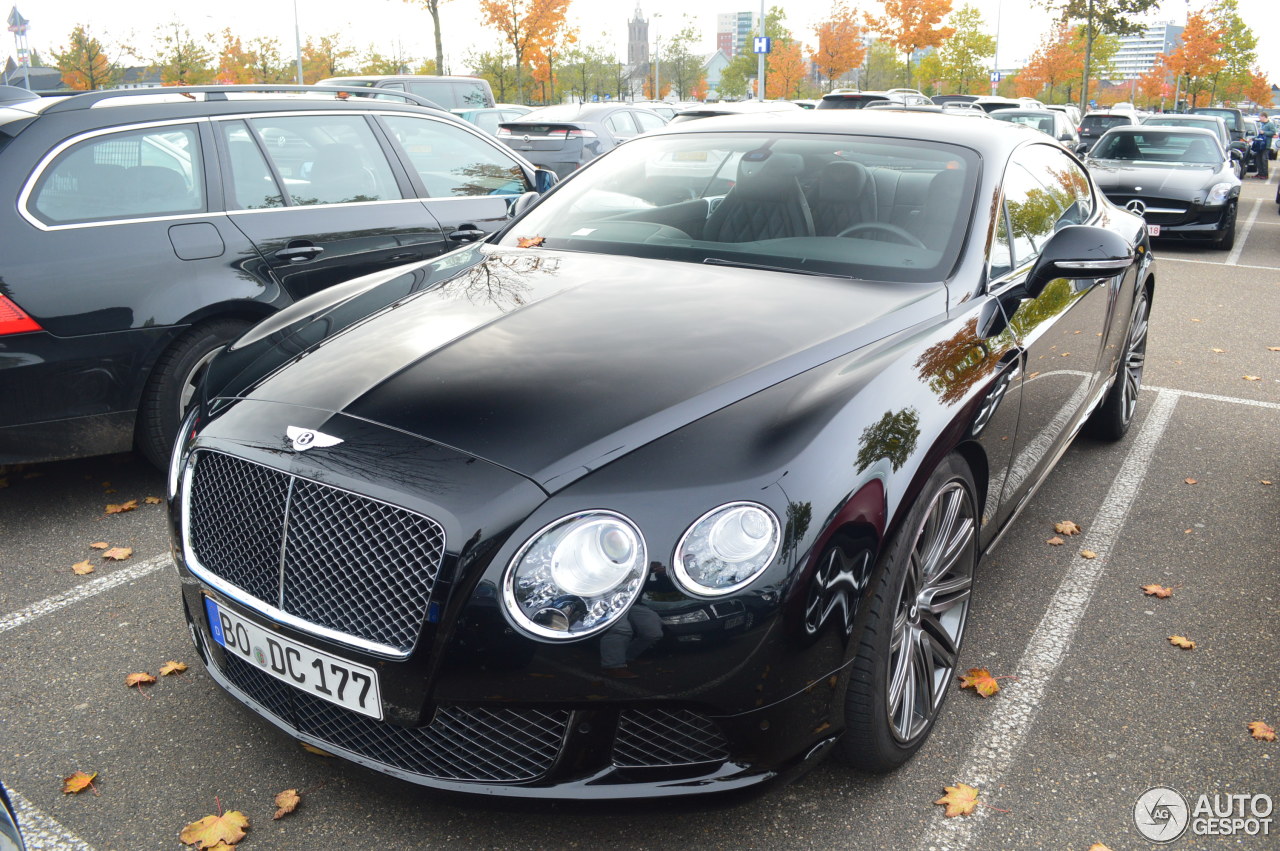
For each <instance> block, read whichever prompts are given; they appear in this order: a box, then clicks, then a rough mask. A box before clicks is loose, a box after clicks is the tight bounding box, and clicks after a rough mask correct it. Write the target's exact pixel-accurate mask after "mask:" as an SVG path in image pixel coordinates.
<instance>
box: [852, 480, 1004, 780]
mask: <svg viewBox="0 0 1280 851" xmlns="http://www.w3.org/2000/svg"><path fill="white" fill-rule="evenodd" d="M974 493H975V489H974V485H973V476H972V474H971V472H970V471H969V467H968V465H967V464H966V463H965V462H964V460H963V459H961V458H960V457H959V456H957V455H951V456H948V458H947V459H946V460H945V461H944V462H943V463H942V464H941V465H940V466H939V467H938V469H936V470H935V471H934V472H933V475H931V476H930V477H929V481H928V482H927V483H926V485H925V487H924V489H923V491H922V492H921V495H920V497H919V498H918V499H917V501H916V503H915V505H913V506H912V508H911V510H910V512H909V513H908V515H907V518H906V521H905V522H904V523H903V525H902V527H901V529H899V531H898V532H897V534H896V535H895V537H894V539H893V541H892V542H891V543H890V545H889V547H888V548H887V550H886V553H885V558H884V565H883V567H882V569H881V570H880V573H879V575H878V576H877V577H876V578H875V579H874V580H873V588H874V589H875V590H874V593H873V594H872V595H871V596H870V597H869V598H867V601H866V605H867V607H868V609H867V616H866V621H865V625H864V627H863V631H862V633H861V635H860V636H859V646H858V653H857V656H856V657H855V659H854V662H853V667H852V671H851V675H850V679H849V689H848V692H847V693H846V696H845V721H846V724H847V729H846V731H845V734H844V737H843V738H842V739H841V740H840V744H839V754H840V756H841V757H842V759H843V760H844V761H846V762H848V763H849V764H851V765H853V766H854V767H856V768H860V769H863V770H866V771H876V772H882V771H889V770H891V769H893V768H896V767H898V766H899V765H901V764H902V763H904V762H906V761H907V760H908V759H910V757H911V756H912V755H913V754H914V753H915V752H916V751H917V750H919V749H920V746H921V745H923V744H924V742H925V739H927V738H928V736H929V732H930V731H931V730H932V729H933V725H934V722H935V721H936V720H937V717H938V713H939V710H940V709H941V707H942V703H943V700H944V699H945V697H946V695H947V692H948V691H949V690H950V688H951V686H952V680H953V677H954V674H955V669H956V661H957V658H958V655H959V651H960V642H961V639H962V638H963V637H964V628H965V622H966V620H967V618H968V614H969V602H970V592H971V591H972V588H973V578H974V567H975V566H976V564H977V559H978V548H977V517H978V514H977V509H976V504H977V503H976V500H975V497H974Z"/></svg>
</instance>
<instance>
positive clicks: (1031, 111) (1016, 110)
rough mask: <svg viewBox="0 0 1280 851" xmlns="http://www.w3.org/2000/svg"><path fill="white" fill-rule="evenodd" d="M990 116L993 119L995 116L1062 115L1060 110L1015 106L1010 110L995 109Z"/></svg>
mask: <svg viewBox="0 0 1280 851" xmlns="http://www.w3.org/2000/svg"><path fill="white" fill-rule="evenodd" d="M990 114H991V116H992V117H995V116H997V115H1047V116H1052V115H1060V114H1061V113H1060V112H1059V111H1058V110H1056V109H1041V108H1040V107H1038V106H1014V107H1010V108H1009V109H993V110H991V113H990Z"/></svg>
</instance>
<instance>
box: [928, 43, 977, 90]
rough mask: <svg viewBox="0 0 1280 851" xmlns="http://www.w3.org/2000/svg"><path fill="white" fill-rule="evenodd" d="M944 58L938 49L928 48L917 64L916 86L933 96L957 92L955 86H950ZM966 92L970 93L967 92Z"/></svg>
mask: <svg viewBox="0 0 1280 851" xmlns="http://www.w3.org/2000/svg"><path fill="white" fill-rule="evenodd" d="M945 77H946V73H945V71H944V69H943V67H942V60H941V59H939V58H938V51H936V50H927V51H925V54H924V56H922V57H920V61H919V62H918V63H917V64H916V88H918V89H919V90H920V91H922V92H924V93H925V94H926V95H929V96H930V97H932V96H933V95H941V94H955V93H956V92H955V87H954V86H948V85H947V81H946V79H945ZM964 94H968V93H967V92H965V93H964Z"/></svg>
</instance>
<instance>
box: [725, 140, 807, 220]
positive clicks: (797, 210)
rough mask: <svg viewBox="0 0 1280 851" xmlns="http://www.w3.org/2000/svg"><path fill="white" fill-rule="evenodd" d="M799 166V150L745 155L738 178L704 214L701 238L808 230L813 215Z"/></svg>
mask: <svg viewBox="0 0 1280 851" xmlns="http://www.w3.org/2000/svg"><path fill="white" fill-rule="evenodd" d="M753 157H755V158H753ZM803 170H804V159H803V158H801V156H800V155H799V154H777V153H767V154H766V156H765V157H764V158H759V157H757V156H756V154H755V152H753V153H750V154H747V155H746V156H744V157H743V160H742V162H741V163H740V164H739V166H738V182H737V183H736V184H735V185H734V187H733V189H731V190H729V194H728V195H726V196H725V197H724V200H723V201H721V202H720V206H718V207H716V209H715V212H713V213H712V214H711V217H710V218H709V219H707V225H706V228H705V229H704V231H703V239H707V240H711V241H714V242H751V241H753V240H757V239H780V238H784V237H793V236H813V235H814V231H813V216H812V213H811V212H810V210H809V202H808V201H807V200H806V199H805V196H804V190H803V189H802V188H801V187H800V181H799V179H798V176H799V175H800V173H801V172H802V171H803Z"/></svg>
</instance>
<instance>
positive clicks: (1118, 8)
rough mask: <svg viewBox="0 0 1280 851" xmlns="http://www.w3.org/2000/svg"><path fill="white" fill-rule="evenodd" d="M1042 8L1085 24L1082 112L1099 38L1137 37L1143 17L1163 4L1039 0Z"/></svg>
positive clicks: (1135, 0) (1119, 0)
mask: <svg viewBox="0 0 1280 851" xmlns="http://www.w3.org/2000/svg"><path fill="white" fill-rule="evenodd" d="M1038 2H1039V3H1040V5H1041V6H1043V7H1044V8H1046V9H1048V10H1049V11H1050V12H1053V13H1055V14H1057V15H1058V16H1059V17H1060V18H1061V19H1062V20H1064V21H1080V22H1081V23H1083V24H1084V61H1083V63H1082V65H1081V69H1080V78H1081V85H1080V110H1081V111H1082V112H1083V111H1084V109H1085V108H1086V107H1087V106H1088V103H1089V80H1090V77H1091V75H1093V74H1094V73H1095V72H1094V70H1093V52H1094V46H1095V42H1096V41H1097V39H1098V37H1099V36H1100V35H1101V34H1102V33H1104V32H1106V33H1111V34H1113V35H1136V34H1138V33H1141V32H1143V31H1144V30H1145V28H1146V27H1145V25H1144V24H1143V23H1142V17H1143V16H1144V15H1145V14H1146V13H1147V12H1148V11H1150V10H1151V9H1153V8H1155V7H1156V6H1158V5H1159V4H1160V0H1038Z"/></svg>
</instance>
